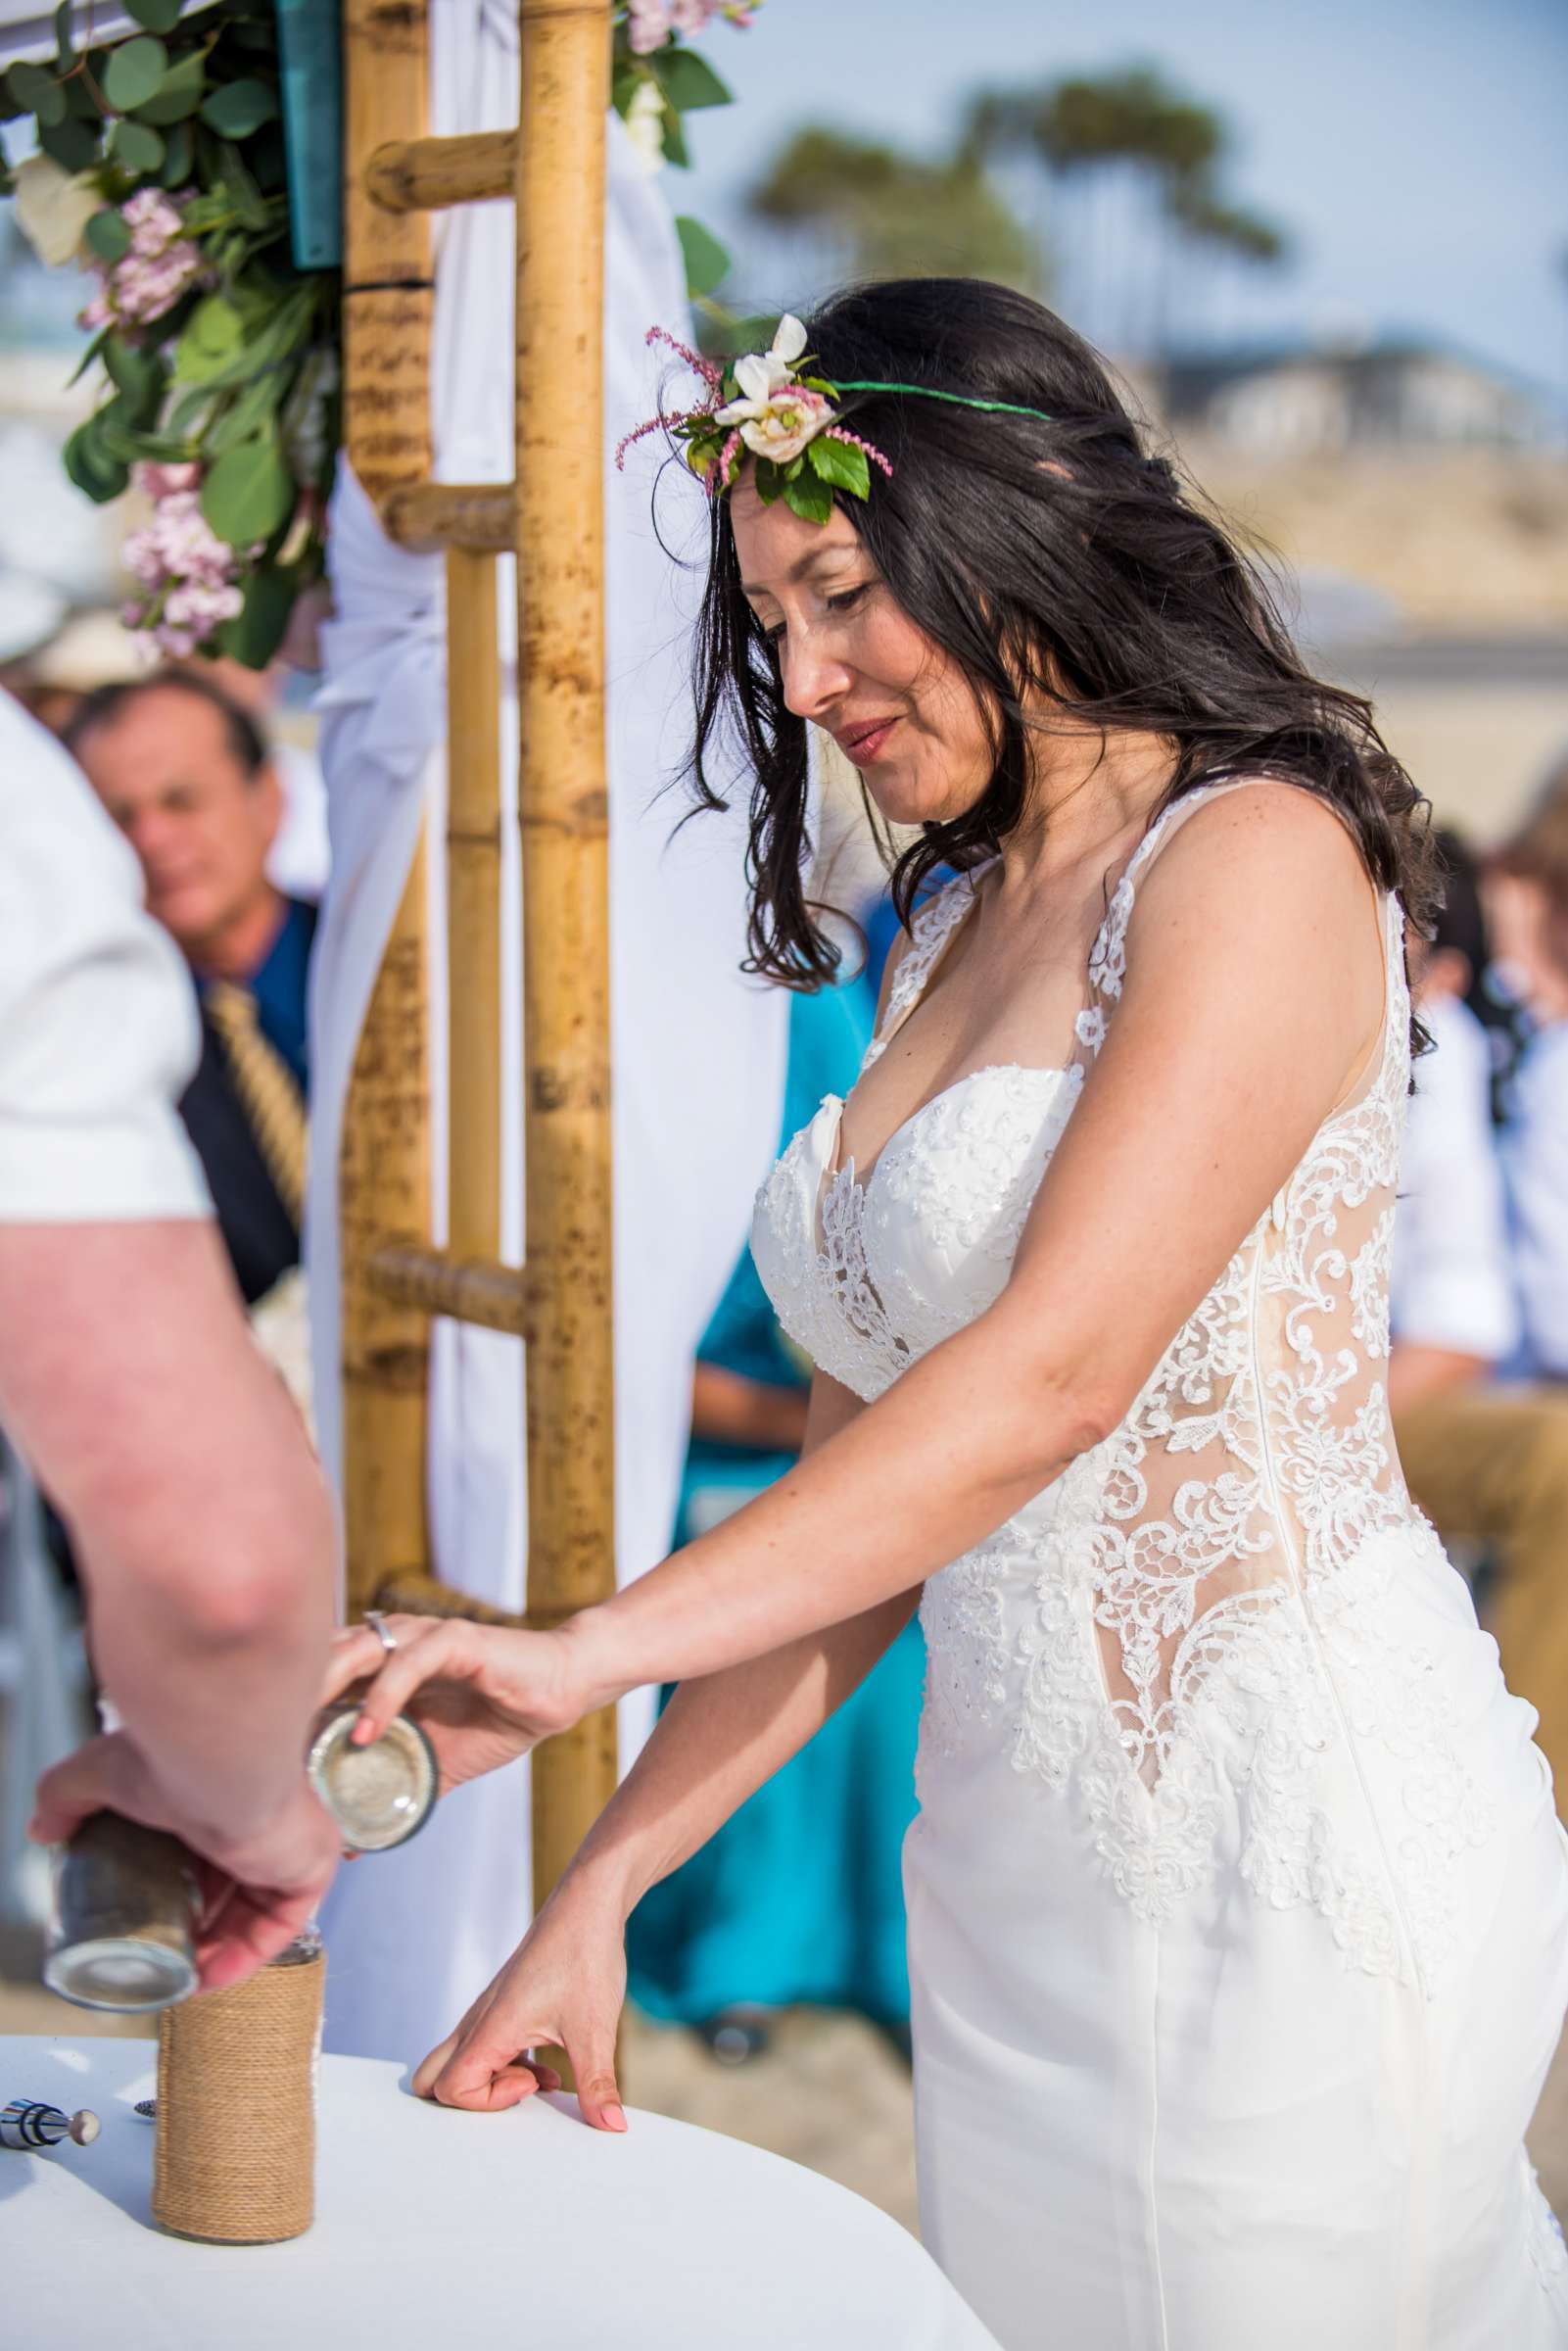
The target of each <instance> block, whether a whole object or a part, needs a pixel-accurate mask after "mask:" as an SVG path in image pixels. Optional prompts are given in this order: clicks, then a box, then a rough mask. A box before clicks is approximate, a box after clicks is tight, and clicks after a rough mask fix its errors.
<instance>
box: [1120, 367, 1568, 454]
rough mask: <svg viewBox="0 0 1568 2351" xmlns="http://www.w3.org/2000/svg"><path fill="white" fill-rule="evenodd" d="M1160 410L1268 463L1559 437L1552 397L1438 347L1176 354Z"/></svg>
mask: <svg viewBox="0 0 1568 2351" xmlns="http://www.w3.org/2000/svg"><path fill="white" fill-rule="evenodd" d="M1163 405H1164V409H1165V413H1166V416H1167V417H1168V419H1169V421H1170V423H1171V424H1172V425H1173V426H1174V427H1175V428H1176V429H1177V430H1178V431H1180V430H1183V429H1187V430H1193V429H1196V430H1198V431H1200V432H1203V433H1205V434H1209V435H1212V437H1213V438H1214V439H1215V440H1216V441H1223V442H1227V443H1229V444H1230V445H1231V446H1232V447H1234V448H1237V449H1245V450H1250V451H1255V452H1256V453H1257V454H1258V455H1259V456H1270V457H1272V456H1305V455H1309V454H1312V453H1315V452H1318V451H1327V450H1353V449H1387V448H1405V449H1454V448H1470V449H1476V448H1480V449H1539V448H1543V447H1545V446H1547V445H1548V444H1550V443H1551V442H1552V441H1553V440H1555V439H1556V438H1557V437H1558V426H1557V422H1556V419H1555V418H1554V416H1553V413H1552V408H1551V404H1550V402H1549V400H1548V398H1547V397H1546V395H1545V394H1544V393H1543V392H1541V391H1539V390H1537V389H1536V388H1535V387H1534V386H1533V385H1531V384H1529V383H1527V382H1525V381H1524V380H1523V379H1522V378H1521V377H1519V376H1517V375H1515V374H1513V373H1512V371H1511V370H1509V369H1508V368H1505V367H1500V366H1497V365H1496V364H1495V363H1494V362H1492V361H1491V360H1483V359H1478V358H1476V357H1474V356H1473V355H1471V354H1469V353H1466V352H1462V351H1458V350H1455V349H1453V348H1450V347H1448V346H1445V345H1443V344H1441V343H1437V342H1430V343H1429V342H1421V341H1418V340H1413V339H1412V340H1395V339H1390V340H1385V341H1378V342H1373V343H1368V344H1366V345H1364V346H1358V347H1356V348H1354V349H1351V348H1346V349H1335V348H1323V347H1320V346H1314V345H1312V344H1310V343H1307V342H1305V341H1304V342H1301V343H1297V344H1276V345H1272V346H1258V345H1253V346H1248V347H1245V348H1241V349H1236V350H1228V351H1226V350H1222V351H1214V352H1202V353H1188V354H1178V355H1176V356H1175V357H1174V358H1172V359H1171V360H1169V361H1168V362H1167V363H1166V366H1165V368H1164V380H1163Z"/></svg>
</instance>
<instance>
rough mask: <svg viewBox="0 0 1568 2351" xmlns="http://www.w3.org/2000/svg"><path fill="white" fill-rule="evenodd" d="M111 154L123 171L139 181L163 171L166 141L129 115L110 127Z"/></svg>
mask: <svg viewBox="0 0 1568 2351" xmlns="http://www.w3.org/2000/svg"><path fill="white" fill-rule="evenodd" d="M109 152H110V154H111V156H112V157H113V158H114V160H115V162H116V163H117V164H118V165H119V168H120V169H121V170H122V171H126V172H128V173H129V174H130V175H131V176H132V177H133V178H136V179H144V178H146V177H147V176H148V174H149V173H151V172H154V171H159V170H162V168H163V164H164V142H163V140H162V139H161V138H160V137H159V135H158V133H157V131H156V130H149V129H148V127H147V125H146V123H145V122H133V121H132V120H131V119H130V117H129V116H128V115H121V117H120V118H119V121H118V122H115V123H112V124H111V125H110V131H109Z"/></svg>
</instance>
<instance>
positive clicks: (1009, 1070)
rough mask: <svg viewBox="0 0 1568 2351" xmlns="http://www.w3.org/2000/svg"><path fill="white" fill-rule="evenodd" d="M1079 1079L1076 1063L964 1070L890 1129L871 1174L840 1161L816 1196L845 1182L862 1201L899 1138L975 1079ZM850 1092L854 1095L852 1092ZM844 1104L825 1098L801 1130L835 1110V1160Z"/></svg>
mask: <svg viewBox="0 0 1568 2351" xmlns="http://www.w3.org/2000/svg"><path fill="white" fill-rule="evenodd" d="M1082 1075H1083V1069H1082V1065H1081V1063H1078V1062H1062V1063H1058V1064H1056V1065H1054V1066H1052V1067H1049V1068H1046V1067H1041V1066H1039V1065H1038V1064H1036V1063H1033V1062H1027V1061H987V1062H982V1063H981V1065H980V1067H979V1068H978V1069H977V1070H966V1071H965V1073H964V1075H963V1077H962V1078H955V1079H954V1080H953V1082H952V1084H951V1085H944V1086H942V1087H940V1088H939V1090H938V1091H937V1092H936V1093H934V1094H927V1098H926V1100H925V1101H924V1102H921V1103H918V1104H917V1105H916V1107H915V1108H914V1109H913V1110H912V1111H911V1112H910V1114H909V1116H908V1118H907V1119H902V1120H900V1122H899V1124H898V1125H897V1126H896V1127H895V1128H893V1130H892V1132H891V1134H889V1135H888V1136H887V1138H886V1140H885V1142H884V1143H883V1144H882V1147H881V1149H880V1150H879V1152H878V1154H877V1156H876V1158H875V1159H874V1160H873V1161H872V1163H871V1167H870V1170H869V1171H868V1173H867V1174H866V1175H865V1176H857V1175H856V1173H855V1163H854V1161H853V1159H846V1160H843V1161H841V1162H840V1163H839V1164H838V1165H837V1166H828V1167H825V1168H824V1169H823V1172H822V1178H821V1183H820V1185H819V1195H820V1196H821V1195H822V1193H823V1192H824V1190H825V1189H832V1188H835V1187H836V1186H837V1185H839V1184H841V1183H843V1182H844V1181H845V1180H846V1179H847V1181H848V1182H849V1184H850V1185H851V1186H852V1187H853V1188H854V1189H855V1190H856V1191H858V1192H859V1193H861V1195H862V1196H863V1197H864V1195H865V1194H866V1193H867V1192H868V1191H869V1190H870V1188H871V1186H872V1185H873V1184H874V1183H875V1182H876V1180H877V1176H878V1171H879V1169H880V1167H881V1164H882V1162H883V1160H884V1159H885V1158H886V1157H887V1154H888V1153H889V1151H891V1150H892V1148H893V1145H894V1144H895V1143H897V1142H898V1141H900V1140H901V1138H902V1137H903V1136H904V1135H906V1134H907V1133H908V1132H909V1129H910V1128H912V1127H915V1126H918V1125H919V1123H920V1121H921V1120H922V1119H923V1118H924V1117H925V1116H926V1114H927V1111H929V1110H934V1109H935V1108H936V1107H937V1105H938V1103H941V1102H945V1101H947V1099H948V1098H949V1096H950V1095H953V1094H957V1093H962V1092H963V1090H964V1088H965V1087H966V1086H969V1085H973V1084H974V1081H975V1080H976V1079H979V1078H1004V1077H1013V1078H1071V1077H1074V1076H1076V1077H1078V1078H1081V1077H1082ZM851 1091H853V1088H851ZM847 1101H848V1096H847V1095H845V1094H824V1096H823V1098H822V1101H821V1102H820V1103H819V1105H818V1107H817V1117H816V1119H813V1120H812V1121H811V1122H810V1123H809V1125H807V1126H806V1127H803V1128H801V1133H802V1134H809V1133H810V1131H811V1128H812V1127H814V1126H815V1125H816V1124H817V1119H820V1118H821V1117H822V1114H823V1112H824V1111H825V1110H826V1109H827V1108H828V1106H829V1104H830V1103H832V1104H833V1105H834V1106H835V1107H836V1110H837V1113H838V1115H837V1118H836V1120H835V1122H834V1126H833V1154H834V1157H835V1158H836V1156H837V1151H838V1146H839V1143H840V1141H841V1140H842V1136H843V1123H844V1109H845V1105H846V1103H847Z"/></svg>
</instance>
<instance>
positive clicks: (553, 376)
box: [516, 0, 616, 1903]
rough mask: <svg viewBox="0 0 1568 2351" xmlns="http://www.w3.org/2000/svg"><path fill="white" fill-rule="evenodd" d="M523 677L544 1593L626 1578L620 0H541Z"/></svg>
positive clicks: (609, 1760)
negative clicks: (618, 1500) (617, 261)
mask: <svg viewBox="0 0 1568 2351" xmlns="http://www.w3.org/2000/svg"><path fill="white" fill-rule="evenodd" d="M521 20H522V89H521V98H520V114H519V120H520V122H521V123H522V126H523V128H522V135H521V137H520V138H519V140H518V154H517V474H516V486H517V549H518V598H517V601H518V646H517V692H518V718H519V725H520V730H521V757H522V766H521V772H520V777H519V789H518V819H519V823H520V826H521V830H522V845H523V860H522V871H523V1000H524V1055H525V1070H524V1081H525V1082H524V1147H525V1154H526V1163H527V1186H528V1203H527V1250H526V1255H527V1261H528V1269H529V1280H530V1288H531V1290H532V1292H533V1295H534V1298H535V1301H536V1316H535V1322H534V1334H533V1338H532V1342H531V1344H530V1346H529V1348H528V1352H527V1359H526V1361H527V1421H528V1604H529V1613H530V1615H535V1616H538V1617H539V1618H540V1619H542V1620H543V1621H546V1622H552V1621H554V1620H555V1619H556V1617H557V1615H558V1614H560V1613H564V1612H566V1611H569V1610H571V1609H574V1608H577V1607H585V1606H587V1605H588V1604H590V1603H591V1602H594V1601H595V1600H599V1599H602V1598H604V1597H605V1596H607V1594H608V1593H609V1592H610V1591H611V1590H612V1589H613V1585H614V1578H615V1502H614V1469H615V1463H614V1401H615V1398H614V1376H613V1362H612V1339H611V1323H610V1305H611V1200H610V1089H609V1080H610V1071H609V936H608V838H607V821H606V819H607V803H606V791H605V771H604V593H603V588H604V582H603V535H604V516H603V487H602V471H601V469H602V466H603V462H604V436H603V421H602V408H603V393H602V381H601V363H602V362H601V346H602V339H603V284H604V258H603V249H604V117H605V113H606V110H607V108H608V105H609V61H610V9H609V0H522V7H521ZM615 1780H616V1752H615V1718H614V1712H613V1709H609V1708H606V1709H605V1710H604V1711H603V1712H602V1713H600V1714H598V1715H594V1716H591V1717H590V1718H589V1719H588V1720H587V1721H585V1722H582V1723H580V1724H579V1725H578V1726H577V1728H576V1729H575V1730H574V1731H569V1732H567V1733H566V1734H564V1736H562V1737H560V1738H558V1739H553V1740H550V1741H548V1742H547V1743H546V1745H545V1746H544V1747H541V1748H539V1749H536V1751H535V1753H534V1758H533V1792H534V1893H535V1900H536V1903H539V1902H543V1901H544V1900H545V1898H546V1895H548V1894H549V1893H550V1891H551V1889H552V1888H553V1887H554V1885H555V1884H556V1882H557V1880H558V1879H559V1877H560V1875H561V1873H562V1871H563V1870H564V1868H565V1866H566V1863H567V1862H568V1861H569V1860H570V1858H571V1856H572V1854H573V1853H574V1852H575V1850H576V1849H577V1847H578V1845H579V1844H580V1842H581V1840H582V1838H583V1837H584V1836H585V1834H586V1833H587V1831H588V1829H589V1828H590V1827H591V1825H592V1824H593V1822H594V1819H595V1818H596V1816H597V1814H598V1813H599V1811H600V1810H601V1809H602V1807H603V1806H604V1804H605V1803H606V1802H607V1801H608V1799H609V1798H610V1796H611V1795H612V1794H613V1792H614V1788H615Z"/></svg>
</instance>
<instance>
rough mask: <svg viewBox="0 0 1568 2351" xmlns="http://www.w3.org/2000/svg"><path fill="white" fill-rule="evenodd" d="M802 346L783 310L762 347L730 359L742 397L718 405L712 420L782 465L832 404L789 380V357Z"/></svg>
mask: <svg viewBox="0 0 1568 2351" xmlns="http://www.w3.org/2000/svg"><path fill="white" fill-rule="evenodd" d="M805 348H806V330H805V328H804V327H803V326H802V325H801V323H800V321H799V319H798V318H794V317H790V316H789V315H787V314H785V316H784V317H783V318H781V319H780V321H779V331H778V333H777V334H776V335H775V336H774V338H773V343H772V346H771V347H770V349H768V350H767V351H753V352H748V353H747V354H746V356H745V358H744V359H742V360H736V363H735V380H736V383H737V384H738V385H739V387H740V390H741V393H742V395H743V397H742V398H741V399H739V400H732V401H730V402H729V403H727V405H726V406H725V407H724V408H720V409H719V410H718V411H717V413H716V415H715V418H714V421H715V423H717V424H724V425H729V426H731V427H732V428H734V429H736V430H737V431H738V432H739V435H740V438H741V440H742V441H743V442H744V443H745V445H746V447H747V449H749V450H750V451H751V453H752V455H753V456H758V457H771V458H772V459H773V460H774V463H775V464H777V465H787V464H788V462H789V460H790V458H791V457H797V456H799V455H800V452H801V451H802V450H803V449H804V448H805V446H806V444H807V442H808V441H812V440H815V438H816V436H817V435H818V433H820V432H821V431H822V428H823V426H824V425H825V424H827V423H828V422H829V421H830V420H831V419H832V413H833V408H832V402H831V401H830V400H827V399H826V398H825V397H824V396H823V394H822V393H820V392H811V391H808V390H807V389H806V387H805V386H804V385H802V384H797V383H796V382H795V362H796V360H798V359H799V358H800V357H801V355H802V353H803V352H804V351H805Z"/></svg>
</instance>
